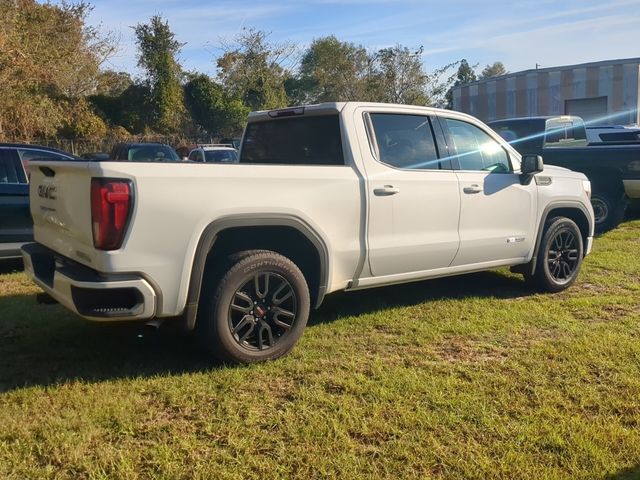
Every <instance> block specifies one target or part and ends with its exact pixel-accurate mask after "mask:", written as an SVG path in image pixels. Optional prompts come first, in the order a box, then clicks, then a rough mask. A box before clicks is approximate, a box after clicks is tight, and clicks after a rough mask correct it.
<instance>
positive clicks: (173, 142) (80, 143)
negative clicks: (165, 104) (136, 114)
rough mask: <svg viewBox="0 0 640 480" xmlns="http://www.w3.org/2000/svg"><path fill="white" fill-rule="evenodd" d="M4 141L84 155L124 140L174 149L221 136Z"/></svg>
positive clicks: (109, 150)
mask: <svg viewBox="0 0 640 480" xmlns="http://www.w3.org/2000/svg"><path fill="white" fill-rule="evenodd" d="M3 141H4V142H11V143H29V144H36V145H42V146H45V147H52V148H57V149H59V150H64V151H65V152H68V153H72V154H74V155H82V154H84V153H95V152H104V153H110V152H111V149H112V148H113V147H114V145H116V144H117V143H122V142H127V143H130V142H153V143H164V144H167V145H170V146H171V147H173V148H174V149H177V148H180V147H187V148H191V147H195V146H197V145H202V144H206V143H221V138H220V137H213V136H207V137H202V136H197V137H193V136H183V135H172V136H166V135H152V136H148V135H144V136H137V135H131V136H127V137H105V138H101V139H88V138H76V139H69V138H33V139H4V140H3Z"/></svg>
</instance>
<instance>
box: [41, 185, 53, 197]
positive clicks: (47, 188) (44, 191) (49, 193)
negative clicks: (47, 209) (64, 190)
mask: <svg viewBox="0 0 640 480" xmlns="http://www.w3.org/2000/svg"><path fill="white" fill-rule="evenodd" d="M38 196H39V197H42V198H48V199H49V200H55V199H56V186H55V185H38Z"/></svg>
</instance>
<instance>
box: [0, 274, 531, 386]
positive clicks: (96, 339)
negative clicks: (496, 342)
mask: <svg viewBox="0 0 640 480" xmlns="http://www.w3.org/2000/svg"><path fill="white" fill-rule="evenodd" d="M529 293H530V292H529V291H528V290H527V289H526V287H525V286H524V283H523V282H522V281H521V280H520V279H518V278H513V277H509V276H505V275H502V274H500V273H496V272H482V273H477V274H472V275H466V276H459V277H450V278H445V279H439V280H431V281H424V282H419V283H412V284H405V285H397V286H393V287H384V288H377V289H373V290H366V291H361V292H349V293H347V292H343V293H339V294H334V295H330V296H328V297H327V299H326V301H325V303H324V304H323V306H322V307H321V308H320V309H319V310H317V311H314V312H312V314H311V320H310V323H309V325H310V327H311V328H313V325H314V324H318V323H325V322H331V321H333V320H335V319H336V318H338V317H341V316H345V315H360V314H366V313H369V312H374V311H379V310H383V309H387V308H393V307H397V306H403V305H415V304H419V303H422V302H425V301H429V300H433V299H439V298H459V299H462V298H465V297H468V296H493V297H497V298H512V297H520V296H524V295H528V294H529ZM0 312H2V316H1V317H0V318H1V320H0V358H2V359H3V360H2V362H1V363H0V392H2V391H9V390H13V389H16V388H21V387H28V386H48V385H54V384H60V383H64V382H67V381H75V380H81V381H87V382H94V381H103V380H108V379H116V378H127V377H138V376H145V377H148V376H154V375H167V374H178V373H188V372H200V371H206V370H210V369H215V368H219V366H220V364H219V363H217V362H215V361H214V360H212V359H211V358H209V357H208V355H206V354H205V353H203V352H201V351H200V350H199V349H197V348H196V346H195V344H194V342H193V340H192V339H191V338H189V337H188V336H186V335H183V334H181V333H179V332H176V331H172V330H171V329H170V328H169V329H161V330H160V331H158V332H157V333H153V334H150V335H149V334H146V335H144V336H143V337H142V338H140V335H139V334H140V333H142V327H141V326H140V325H132V324H111V325H110V324H95V323H90V322H86V321H83V320H82V319H80V318H79V317H76V316H75V315H73V314H71V313H70V312H68V311H67V310H66V309H64V308H63V307H61V306H60V305H39V304H37V303H36V300H35V296H33V295H22V296H20V295H14V296H4V297H0Z"/></svg>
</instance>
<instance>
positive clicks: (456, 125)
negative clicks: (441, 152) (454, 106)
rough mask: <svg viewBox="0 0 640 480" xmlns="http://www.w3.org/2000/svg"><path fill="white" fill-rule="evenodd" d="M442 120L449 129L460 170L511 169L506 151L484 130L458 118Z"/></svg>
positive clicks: (502, 171) (502, 170)
mask: <svg viewBox="0 0 640 480" xmlns="http://www.w3.org/2000/svg"><path fill="white" fill-rule="evenodd" d="M444 121H445V123H446V125H447V127H448V129H449V134H450V137H451V141H452V143H453V146H454V148H455V151H456V159H457V160H458V164H459V168H460V170H484V171H487V172H493V173H506V172H510V171H511V166H510V164H509V156H508V155H507V152H506V151H505V150H504V149H503V148H502V145H500V143H498V142H497V141H495V140H494V139H493V138H491V137H490V136H489V134H488V133H486V132H485V131H484V130H481V129H480V128H478V127H476V126H475V125H471V124H470V123H467V122H462V121H460V120H453V119H451V118H446V119H444Z"/></svg>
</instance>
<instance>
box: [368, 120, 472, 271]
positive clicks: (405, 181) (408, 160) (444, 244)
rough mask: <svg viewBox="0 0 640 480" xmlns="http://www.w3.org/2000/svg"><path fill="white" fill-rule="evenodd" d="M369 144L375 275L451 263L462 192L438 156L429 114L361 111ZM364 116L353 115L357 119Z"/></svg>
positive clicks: (447, 164)
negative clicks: (356, 116)
mask: <svg viewBox="0 0 640 480" xmlns="http://www.w3.org/2000/svg"><path fill="white" fill-rule="evenodd" d="M356 115H364V120H365V124H366V125H367V130H368V131H367V136H368V139H369V142H368V143H369V145H370V148H369V149H368V150H367V151H363V152H362V154H363V157H365V158H364V160H365V165H366V172H367V177H368V178H367V183H368V194H367V196H368V198H369V229H368V232H367V237H368V246H369V263H370V267H371V271H372V273H373V275H374V276H387V275H395V274H403V273H411V272H421V271H426V270H433V269H438V268H443V267H447V266H449V264H450V263H451V261H452V260H453V258H454V257H455V255H456V252H457V250H458V243H459V238H458V215H459V210H460V193H459V189H458V179H457V177H456V174H455V173H454V172H453V170H451V163H450V162H449V161H447V160H446V159H443V158H441V156H442V155H441V154H440V152H439V151H438V148H437V144H436V137H437V136H442V132H441V131H440V130H439V129H437V128H436V129H435V130H434V124H433V119H432V118H430V117H429V116H428V115H425V114H424V111H416V113H406V114H399V113H392V112H391V111H385V110H384V109H381V110H379V111H376V110H373V111H365V112H362V111H359V112H358V113H356ZM358 120H359V121H360V122H361V121H362V119H357V120H356V121H358Z"/></svg>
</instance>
